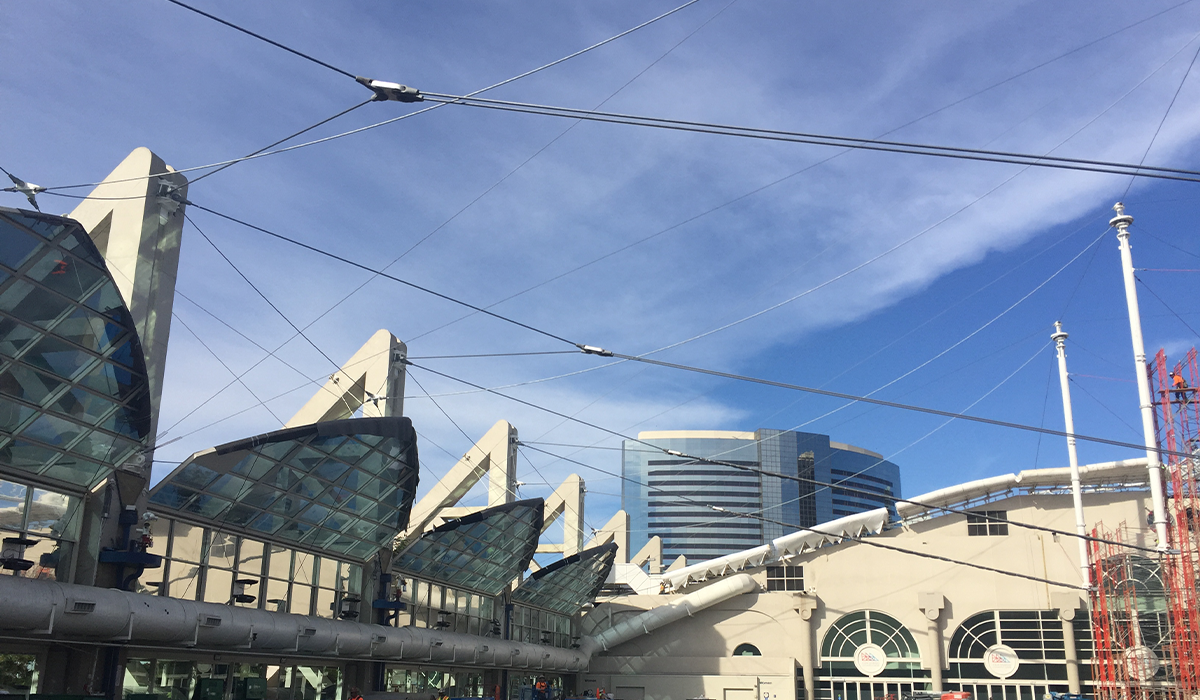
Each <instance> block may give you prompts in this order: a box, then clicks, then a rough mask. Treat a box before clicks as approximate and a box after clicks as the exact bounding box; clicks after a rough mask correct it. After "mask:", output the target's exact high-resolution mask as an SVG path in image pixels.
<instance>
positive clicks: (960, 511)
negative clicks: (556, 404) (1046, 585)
mask: <svg viewBox="0 0 1200 700" xmlns="http://www.w3.org/2000/svg"><path fill="white" fill-rule="evenodd" d="M1044 349H1045V347H1042V348H1040V349H1039V353H1040V352H1041V350H1044ZM1035 358H1036V355H1035ZM1032 359H1034V358H1031V359H1030V360H1027V361H1026V362H1025V363H1024V364H1023V365H1021V367H1019V368H1017V370H1016V371H1014V372H1013V373H1012V374H1010V375H1009V377H1007V378H1005V379H1004V380H1003V381H1001V382H1000V384H998V385H996V386H995V387H993V388H992V389H991V390H990V391H988V393H987V394H984V396H982V397H980V398H979V399H978V400H977V401H976V403H978V402H979V401H982V400H983V399H984V398H986V397H987V396H988V395H990V394H991V393H992V392H994V391H995V390H996V389H998V388H999V387H1000V386H1001V385H1003V384H1004V382H1007V381H1008V379H1010V378H1012V376H1015V374H1016V373H1017V372H1019V371H1020V370H1021V369H1023V368H1024V367H1026V366H1028V364H1029V362H1031V361H1032ZM535 407H537V408H540V409H541V410H546V411H549V410H551V409H546V408H543V407H540V406H535ZM594 427H597V428H598V429H599V430H603V431H605V432H613V433H614V434H616V435H619V436H620V437H623V438H624V439H625V440H626V441H629V442H635V443H639V444H641V445H643V446H646V447H649V448H651V449H652V450H654V451H655V452H658V453H663V454H667V455H671V456H674V457H678V458H681V459H685V460H688V462H687V463H688V464H711V465H719V466H724V467H730V468H733V469H737V470H739V471H746V472H753V473H757V474H759V475H760V476H764V477H773V478H777V479H781V480H785V481H794V482H797V483H806V484H812V485H814V486H822V487H827V488H830V489H833V490H835V491H836V490H839V489H840V490H842V491H847V492H855V493H862V494H866V495H870V496H873V497H878V498H883V499H884V500H887V501H890V502H892V503H894V504H900V503H903V504H908V505H913V506H916V507H918V508H922V509H925V510H937V511H941V512H945V513H952V514H956V515H972V516H977V517H980V518H982V519H984V520H987V521H989V522H998V523H999V522H1004V523H1008V524H1011V525H1014V526H1015V527H1020V528H1023V529H1028V530H1037V531H1040V532H1046V533H1049V534H1055V535H1061V536H1065V537H1075V538H1079V539H1084V540H1086V541H1089V542H1100V543H1103V544H1114V545H1120V546H1126V547H1128V548H1130V549H1137V550H1142V551H1147V552H1158V550H1156V549H1153V548H1150V547H1141V546H1138V545H1133V544H1123V543H1119V542H1116V541H1114V540H1107V539H1104V538H1100V537H1095V536H1091V535H1080V534H1079V533H1077V532H1072V531H1068V530H1059V529H1056V528H1051V527H1046V526H1043V525H1035V524H1033V523H1026V522H1021V521H1015V520H1009V519H1007V518H999V517H996V516H989V515H986V514H980V513H976V512H975V511H970V510H967V509H965V508H955V507H952V506H943V505H936V504H932V503H925V502H922V501H917V500H914V499H908V498H901V497H899V496H892V495H885V494H881V493H879V492H878V491H872V490H868V489H862V488H859V487H855V486H849V485H846V483H845V482H843V481H835V482H826V481H821V480H818V479H812V478H808V477H801V476H798V475H791V474H784V473H780V472H774V471H770V470H766V469H762V468H759V467H753V466H750V465H747V464H742V463H738V462H730V461H725V460H720V459H713V458H709V457H700V456H696V455H691V454H687V453H685V452H682V451H679V450H673V449H668V448H664V447H660V446H658V445H655V444H653V443H651V442H647V441H645V440H642V439H640V438H635V437H629V436H626V435H620V434H619V433H615V431H610V430H608V429H606V428H599V427H598V426H594ZM920 439H923V438H920ZM920 439H918V441H919V440H920ZM555 456H558V455H555ZM560 458H562V459H566V460H567V461H571V462H574V460H571V459H569V458H565V457H561V456H560ZM587 466H589V467H590V465H587ZM590 468H593V469H597V470H598V471H603V470H600V469H599V468H597V467H590ZM605 473H608V472H605ZM621 478H622V479H626V480H628V477H625V476H624V475H622V477H621ZM633 481H634V482H635V483H639V484H640V483H641V482H637V481H636V480H633Z"/></svg>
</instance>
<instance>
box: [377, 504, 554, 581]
mask: <svg viewBox="0 0 1200 700" xmlns="http://www.w3.org/2000/svg"><path fill="white" fill-rule="evenodd" d="M544 508H545V503H544V502H543V501H542V499H540V498H531V499H529V500H525V501H515V502H513V503H505V504H502V505H499V506H495V507H493V508H487V509H484V510H481V511H478V512H475V513H472V514H471V515H468V516H466V517H463V518H459V519H457V520H451V521H450V522H448V523H446V524H444V525H441V526H439V527H437V528H435V529H433V530H430V531H429V532H427V533H425V534H424V535H421V537H420V539H418V540H417V541H416V542H414V543H413V544H412V545H410V546H409V547H408V548H407V549H405V550H404V551H403V552H401V553H400V556H399V557H397V558H396V561H395V567H396V568H397V569H399V570H400V571H401V572H404V573H408V574H412V575H414V576H419V577H421V578H425V579H430V580H434V581H438V582H440V583H444V584H447V585H450V586H453V587H455V588H463V589H467V590H470V591H475V592H478V593H483V594H485V595H489V596H495V595H499V594H500V593H501V592H502V591H503V590H504V589H505V587H506V586H508V584H509V583H510V582H511V581H512V580H513V579H515V578H516V577H517V576H518V575H519V574H520V573H521V572H522V571H524V570H525V567H527V566H528V565H529V560H530V558H532V557H533V553H534V551H536V550H537V543H538V537H539V536H540V535H541V532H542V517H543V516H542V512H543V509H544Z"/></svg>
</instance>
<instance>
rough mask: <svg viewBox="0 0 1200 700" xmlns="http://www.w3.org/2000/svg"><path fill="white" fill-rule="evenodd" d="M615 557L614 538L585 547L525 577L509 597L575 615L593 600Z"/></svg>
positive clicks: (523, 602)
mask: <svg viewBox="0 0 1200 700" xmlns="http://www.w3.org/2000/svg"><path fill="white" fill-rule="evenodd" d="M616 559H617V544H616V543H615V542H609V543H608V544H605V545H601V546H599V547H592V548H591V549H585V550H583V551H582V552H580V553H578V554H573V555H571V556H569V557H566V558H564V559H560V560H559V561H556V562H554V563H553V564H551V565H550V566H547V567H546V568H544V569H542V570H540V571H537V572H534V574H533V575H532V576H530V577H529V580H528V581H526V582H525V583H523V584H521V586H520V588H518V589H517V590H515V591H513V596H512V600H513V602H514V603H520V604H522V605H531V606H534V607H538V608H544V609H546V610H552V611H554V612H557V613H562V614H563V615H574V614H575V613H577V612H579V610H580V608H582V607H583V606H584V605H585V604H587V603H590V602H592V601H593V600H595V598H596V594H597V593H599V592H600V587H601V586H603V585H604V581H605V580H606V579H607V578H608V574H609V572H610V571H612V568H613V562H615V561H616Z"/></svg>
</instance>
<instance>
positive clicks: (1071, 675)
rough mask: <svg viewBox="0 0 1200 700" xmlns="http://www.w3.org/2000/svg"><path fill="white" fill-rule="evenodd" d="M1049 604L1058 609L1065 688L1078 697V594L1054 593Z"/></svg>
mask: <svg viewBox="0 0 1200 700" xmlns="http://www.w3.org/2000/svg"><path fill="white" fill-rule="evenodd" d="M1050 602H1051V605H1053V606H1054V607H1055V608H1057V609H1058V619H1059V620H1062V630H1063V647H1064V651H1065V654H1066V657H1067V687H1068V688H1069V689H1070V691H1071V693H1073V694H1076V695H1078V694H1079V693H1081V692H1082V686H1081V685H1080V683H1079V652H1078V651H1077V650H1076V649H1075V615H1076V614H1077V613H1078V611H1079V608H1080V600H1079V594H1078V593H1071V592H1069V591H1063V592H1061V593H1054V594H1052V596H1051V601H1050Z"/></svg>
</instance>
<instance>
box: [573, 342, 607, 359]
mask: <svg viewBox="0 0 1200 700" xmlns="http://www.w3.org/2000/svg"><path fill="white" fill-rule="evenodd" d="M575 347H577V348H579V349H580V350H582V351H584V352H585V353H587V354H589V355H599V356H601V357H612V356H613V354H612V350H605V349H604V348H598V347H596V346H595V345H583V344H582V343H576V344H575Z"/></svg>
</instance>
